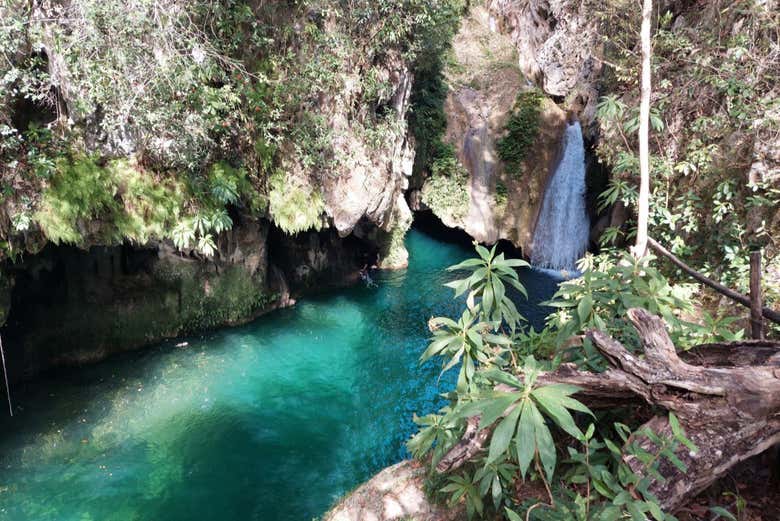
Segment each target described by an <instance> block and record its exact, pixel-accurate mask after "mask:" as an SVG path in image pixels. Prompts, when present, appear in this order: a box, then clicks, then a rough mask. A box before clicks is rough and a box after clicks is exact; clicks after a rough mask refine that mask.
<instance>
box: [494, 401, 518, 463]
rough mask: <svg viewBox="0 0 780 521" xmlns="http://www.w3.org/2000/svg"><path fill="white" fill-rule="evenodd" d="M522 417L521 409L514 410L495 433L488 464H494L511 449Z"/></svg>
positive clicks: (502, 421)
mask: <svg viewBox="0 0 780 521" xmlns="http://www.w3.org/2000/svg"><path fill="white" fill-rule="evenodd" d="M519 417H520V407H515V408H514V409H512V412H510V413H509V414H508V415H507V416H506V418H504V419H503V420H501V423H499V424H498V427H496V428H495V430H494V431H493V437H492V438H491V439H490V450H489V451H488V458H487V462H488V463H493V462H494V461H497V460H498V459H499V458H501V457H502V456H503V455H504V453H505V452H506V450H507V449H508V448H509V443H510V442H511V441H512V436H513V435H514V433H515V428H516V427H517V420H518V418H519Z"/></svg>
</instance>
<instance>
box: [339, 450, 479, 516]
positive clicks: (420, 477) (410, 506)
mask: <svg viewBox="0 0 780 521" xmlns="http://www.w3.org/2000/svg"><path fill="white" fill-rule="evenodd" d="M424 480H425V468H424V467H423V466H422V465H421V464H420V463H418V462H416V461H409V460H407V461H402V462H401V463H398V464H396V465H393V466H392V467H387V468H386V469H384V470H382V471H381V472H379V474H377V475H376V476H374V477H373V478H371V479H370V480H369V481H367V482H366V483H364V484H363V485H360V486H359V487H358V488H357V489H355V491H353V492H351V493H350V494H349V495H347V496H346V497H345V498H343V499H342V500H341V501H339V502H338V503H337V504H336V505H335V506H334V507H333V508H332V509H331V510H330V511H329V512H328V513H327V514H325V516H324V517H323V521H464V520H465V519H466V515H465V513H464V509H463V508H445V507H442V506H439V505H436V504H434V503H432V502H431V501H430V500H429V499H428V498H427V497H426V495H425V492H424V491H423V482H424Z"/></svg>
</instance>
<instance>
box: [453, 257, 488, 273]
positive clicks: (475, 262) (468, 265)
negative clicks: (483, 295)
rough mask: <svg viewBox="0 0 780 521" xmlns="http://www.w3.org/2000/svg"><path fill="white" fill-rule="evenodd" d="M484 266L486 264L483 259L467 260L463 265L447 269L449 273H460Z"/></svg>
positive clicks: (459, 264)
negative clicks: (459, 271) (460, 271)
mask: <svg viewBox="0 0 780 521" xmlns="http://www.w3.org/2000/svg"><path fill="white" fill-rule="evenodd" d="M483 264H484V262H483V261H482V260H481V259H467V260H464V261H463V262H461V263H458V264H455V265H454V266H450V267H449V268H447V271H458V270H464V269H466V268H475V267H477V266H482V265H483Z"/></svg>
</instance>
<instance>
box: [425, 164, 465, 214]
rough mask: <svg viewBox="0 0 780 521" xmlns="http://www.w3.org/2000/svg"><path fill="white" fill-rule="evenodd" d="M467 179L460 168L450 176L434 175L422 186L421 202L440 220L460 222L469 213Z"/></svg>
mask: <svg viewBox="0 0 780 521" xmlns="http://www.w3.org/2000/svg"><path fill="white" fill-rule="evenodd" d="M468 179H469V178H468V174H467V173H466V171H465V170H463V169H462V168H459V169H456V172H455V173H454V174H452V175H444V174H441V173H435V174H433V175H432V176H431V177H430V178H429V179H428V180H426V181H425V185H423V189H422V202H423V203H424V204H425V205H426V206H427V207H428V208H430V209H431V210H432V211H433V213H434V214H436V215H437V216H439V217H440V218H447V217H449V218H451V219H454V220H456V221H460V220H462V219H463V218H465V217H466V215H468V212H469V203H470V198H469V192H468V190H467V188H466V184H467V183H468Z"/></svg>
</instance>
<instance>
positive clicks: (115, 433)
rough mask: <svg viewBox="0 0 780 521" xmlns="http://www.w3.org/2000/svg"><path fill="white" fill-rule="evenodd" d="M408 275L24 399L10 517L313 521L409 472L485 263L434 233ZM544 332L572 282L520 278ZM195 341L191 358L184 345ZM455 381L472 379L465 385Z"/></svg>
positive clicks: (76, 375) (4, 501)
mask: <svg viewBox="0 0 780 521" xmlns="http://www.w3.org/2000/svg"><path fill="white" fill-rule="evenodd" d="M407 247H408V249H409V252H410V265H409V268H408V269H407V270H403V271H399V272H389V273H381V274H377V275H376V276H375V282H376V286H375V287H366V286H365V285H363V284H361V285H358V286H355V287H352V288H347V289H341V290H336V291H332V292H329V293H326V294H322V295H318V296H314V297H307V298H304V299H301V300H300V301H299V302H298V304H297V305H296V306H295V307H293V308H290V309H285V310H280V311H276V312H273V313H271V314H269V315H266V316H264V317H262V318H260V319H259V320H256V321H254V322H252V323H251V324H248V325H246V326H243V327H237V328H231V329H223V330H219V331H215V332H211V333H208V334H205V335H203V336H199V337H195V338H187V339H177V340H175V341H170V342H166V343H163V344H160V345H158V346H156V347H152V348H147V349H144V350H142V351H138V352H135V353H131V354H126V355H120V356H116V357H112V358H110V359H108V360H106V361H105V362H102V363H99V364H96V365H92V366H89V367H83V368H79V369H71V370H64V371H59V372H58V373H57V374H55V375H50V376H47V377H46V378H41V379H38V380H36V381H33V382H28V383H26V384H24V386H23V387H20V388H18V389H16V395H15V396H14V398H15V402H16V404H15V405H17V406H18V408H19V413H18V414H17V416H15V417H14V418H12V419H11V418H9V417H8V416H7V415H6V416H4V417H2V419H0V426H2V427H0V519H2V520H9V521H49V520H51V521H55V520H56V521H120V520H121V521H135V520H137V521H179V520H181V521H194V520H220V521H233V520H235V521H248V520H260V521H311V520H312V519H313V518H316V517H317V516H320V515H322V513H324V511H325V510H327V508H328V507H329V506H330V505H331V504H332V503H333V502H334V501H335V500H336V499H338V498H339V497H340V496H341V495H342V494H343V493H345V492H347V491H349V490H351V489H353V488H354V487H355V486H357V485H358V484H359V483H361V482H362V481H364V480H366V479H367V478H369V477H370V476H371V475H372V474H374V473H375V472H377V471H378V470H380V469H381V468H382V467H384V466H386V465H389V464H392V463H394V462H397V461H399V460H400V459H402V458H404V457H406V456H407V453H406V450H405V448H404V442H405V441H406V440H407V439H408V438H409V436H410V435H411V434H412V433H413V432H414V430H415V426H414V424H413V423H412V415H413V414H414V413H417V414H424V413H428V412H432V411H434V410H436V409H437V408H438V407H439V406H440V405H441V404H442V399H441V398H440V397H439V393H442V392H445V391H447V390H449V389H451V387H452V386H453V382H452V378H451V377H445V378H442V379H441V380H439V379H438V373H439V366H438V365H436V364H433V363H428V364H425V365H422V366H421V365H420V364H419V361H418V360H419V355H420V354H421V353H422V351H423V350H424V348H425V345H426V339H427V338H428V335H429V333H428V331H427V329H426V322H427V320H428V318H430V317H431V316H434V315H450V316H455V315H458V314H459V313H460V312H461V310H462V306H463V302H462V301H455V300H453V299H452V293H451V290H449V289H448V288H444V287H442V284H443V283H444V282H446V281H448V280H450V279H451V278H452V275H451V274H448V273H446V272H445V271H444V268H446V267H447V266H449V265H452V264H455V263H456V262H459V261H460V260H463V259H464V258H466V257H469V256H471V255H472V251H471V250H469V249H467V248H465V247H464V246H462V245H459V244H452V243H446V242H442V241H440V240H437V239H435V238H433V237H431V236H428V235H426V234H424V233H422V232H420V231H414V230H413V231H412V232H411V233H410V234H409V235H408V237H407ZM521 279H522V280H523V282H524V283H525V284H526V286H527V287H528V289H529V293H530V295H531V301H530V302H520V303H519V304H520V305H519V308H520V311H521V313H523V314H524V315H525V316H526V317H527V318H529V319H530V320H531V322H532V323H534V324H535V325H536V326H537V327H540V326H541V324H542V323H543V320H544V310H543V308H540V307H539V306H538V305H537V303H538V302H539V301H540V300H543V299H546V298H549V297H550V296H551V294H552V292H553V291H554V290H555V287H556V280H555V279H554V278H552V277H551V276H550V275H549V274H546V273H545V272H538V271H531V270H526V271H524V272H523V273H522V274H521ZM185 341H186V342H187V345H186V346H185V347H177V344H180V343H182V342H185ZM451 376H453V377H454V376H455V375H454V374H453V375H451Z"/></svg>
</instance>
